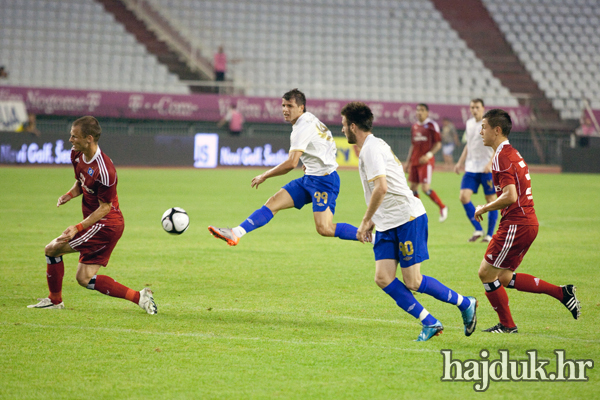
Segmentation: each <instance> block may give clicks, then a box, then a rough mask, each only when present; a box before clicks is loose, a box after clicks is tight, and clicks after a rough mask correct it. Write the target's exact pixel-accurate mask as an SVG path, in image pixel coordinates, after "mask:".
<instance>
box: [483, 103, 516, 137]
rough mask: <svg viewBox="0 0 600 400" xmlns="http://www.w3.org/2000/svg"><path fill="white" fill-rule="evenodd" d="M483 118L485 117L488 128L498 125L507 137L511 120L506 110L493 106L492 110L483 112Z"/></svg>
mask: <svg viewBox="0 0 600 400" xmlns="http://www.w3.org/2000/svg"><path fill="white" fill-rule="evenodd" d="M483 118H485V119H487V123H488V125H489V126H490V128H495V127H497V126H499V127H500V129H501V130H502V134H503V135H504V136H506V137H508V134H509V133H510V130H511V129H512V120H511V119H510V115H508V113H507V112H506V111H504V110H501V109H499V108H494V109H493V110H490V111H488V112H486V113H485V114H483Z"/></svg>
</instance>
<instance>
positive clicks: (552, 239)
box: [0, 167, 600, 399]
mask: <svg viewBox="0 0 600 400" xmlns="http://www.w3.org/2000/svg"><path fill="white" fill-rule="evenodd" d="M260 172H261V170H256V169H248V170H241V169H236V170H234V169H220V170H192V169H136V168H120V169H119V186H118V191H119V200H120V203H121V209H122V210H123V214H124V216H125V224H126V227H125V233H124V235H123V237H122V238H121V240H120V242H119V244H118V245H117V247H116V249H115V251H114V253H113V255H112V258H111V260H110V263H109V265H108V268H106V269H103V270H102V271H101V273H104V274H107V275H109V276H111V277H113V278H114V279H116V280H117V281H119V282H121V283H123V284H125V285H127V286H129V287H131V288H134V289H136V290H139V289H141V288H143V287H144V286H149V287H150V288H151V289H152V290H153V291H154V293H155V299H156V302H157V305H158V308H159V314H158V315H156V316H150V315H147V314H145V313H144V312H143V311H142V310H141V309H140V308H139V307H137V306H135V305H134V304H132V303H130V302H128V301H125V300H120V299H114V298H110V297H107V296H103V295H101V294H99V293H97V292H93V291H89V290H86V289H83V288H81V287H79V286H78V284H77V282H76V281H75V268H76V263H77V256H76V255H67V256H65V279H64V287H63V298H64V302H65V305H66V309H65V310H32V309H27V308H26V306H27V305H28V304H32V303H33V302H35V301H36V298H37V297H45V296H46V295H47V285H46V278H45V268H46V266H45V260H44V254H43V251H44V250H43V249H44V245H45V244H47V243H48V242H49V241H50V240H52V239H53V238H54V237H56V236H58V235H59V234H60V233H61V232H62V231H63V230H64V229H65V228H66V227H67V226H68V225H71V224H75V223H78V222H80V221H81V206H80V200H79V199H77V200H75V201H73V202H71V203H68V204H67V205H65V206H63V207H60V208H58V209H57V208H56V199H57V198H58V197H59V196H60V195H61V194H63V193H65V192H66V191H67V190H68V189H69V188H70V187H71V185H72V183H73V180H74V178H73V172H72V169H70V168H61V167H57V168H16V167H2V168H0V202H1V203H0V226H1V229H0V269H1V271H0V398H2V399H62V398H81V399H83V398H96V399H136V398H140V399H141V398H144V399H184V398H193V399H404V398H405V399H438V398H460V399H466V398H475V397H480V398H502V399H529V398H535V399H542V398H543V399H552V398H557V399H566V398H568V399H576V398H577V399H592V398H598V397H599V396H600V376H599V374H598V369H600V366H598V365H596V366H594V368H592V369H588V370H587V376H588V378H589V381H587V382H497V383H491V384H490V388H489V389H488V390H487V391H486V392H485V393H476V392H474V390H473V383H474V382H442V381H441V376H442V373H443V370H442V356H441V354H440V350H442V349H452V350H453V352H454V357H455V358H458V359H461V360H467V359H479V358H480V357H479V354H480V351H481V350H482V349H487V350H489V351H490V353H491V354H492V355H491V357H490V359H494V358H498V353H497V351H498V350H499V349H508V350H510V354H511V358H518V359H524V358H526V351H528V350H532V349H535V350H538V352H539V357H540V358H545V359H550V360H554V355H553V351H554V350H555V349H564V350H565V351H566V355H567V357H568V358H571V359H592V360H594V361H595V362H596V363H597V362H598V361H599V360H600V339H599V338H598V330H599V329H598V328H599V327H600V317H599V312H600V290H599V289H598V288H599V286H600V272H599V270H598V267H599V264H600V263H599V261H600V256H599V252H598V249H599V245H598V242H599V239H600V211H598V198H599V197H600V176H599V175H566V174H565V175H552V174H547V175H546V174H536V173H532V180H533V195H534V200H535V204H536V211H537V214H538V218H539V220H540V232H539V235H538V238H537V239H536V241H535V243H534V245H533V246H532V248H531V249H530V251H529V253H528V254H527V256H526V257H525V260H524V262H523V264H522V265H521V267H520V268H519V270H518V271H519V272H523V273H529V274H532V275H535V276H538V277H540V278H542V279H544V280H546V281H549V282H552V283H555V284H567V283H573V284H575V285H576V286H577V287H578V291H577V295H578V297H579V299H580V300H581V302H582V305H583V308H582V317H581V319H580V320H579V321H574V320H573V319H572V317H571V315H570V314H569V312H568V311H567V310H566V309H565V308H564V307H563V306H562V305H561V304H560V303H559V302H557V301H556V300H554V299H553V298H551V297H548V296H545V295H534V294H528V293H521V292H517V291H514V290H512V291H509V292H508V293H509V297H510V305H511V309H512V311H513V315H514V318H515V321H516V323H517V324H518V326H519V334H517V335H493V334H484V333H482V332H481V331H480V330H481V329H482V328H488V327H490V326H492V325H494V324H496V322H497V317H496V314H495V312H494V311H493V310H492V308H491V306H490V305H489V303H488V301H487V299H486V298H485V295H484V292H483V288H482V285H481V283H480V282H479V279H478V277H477V269H478V266H479V263H480V260H481V258H482V256H483V252H484V250H485V247H486V246H485V244H483V243H474V244H472V243H467V241H466V239H467V238H468V237H469V236H470V234H471V233H472V228H471V226H470V224H469V223H468V221H467V220H466V218H465V215H464V211H463V209H462V206H461V204H460V202H459V200H458V192H459V186H460V177H459V176H458V175H455V174H452V173H449V172H447V173H444V172H436V173H435V174H434V181H433V188H434V189H435V190H436V191H437V192H438V194H439V195H440V197H441V198H442V200H444V201H445V202H446V203H447V204H448V205H449V208H450V215H449V218H448V220H447V221H446V222H445V223H443V224H440V223H439V222H438V221H437V215H438V213H437V208H436V207H435V205H434V204H433V203H432V202H431V201H430V200H429V199H428V198H424V199H423V202H424V204H425V206H426V208H427V211H428V214H429V250H430V257H431V259H430V260H429V261H427V262H425V263H424V264H423V265H422V268H421V270H422V272H423V273H424V274H427V275H431V276H434V277H436V278H437V279H439V280H440V281H441V282H443V283H445V284H446V285H448V286H449V287H451V288H453V289H455V290H457V291H458V292H460V293H462V294H464V295H473V296H476V297H477V298H478V299H479V301H480V306H479V309H478V311H479V312H478V316H479V323H478V329H477V332H475V333H474V334H473V335H472V336H471V337H469V338H466V337H465V336H464V334H463V327H462V320H461V317H460V313H459V312H458V310H457V309H456V308H455V307H453V306H450V305H448V304H445V303H441V302H439V301H436V300H434V299H433V298H431V297H429V296H427V295H417V298H418V299H419V300H420V301H421V302H422V304H423V305H424V306H425V307H426V308H427V309H428V310H429V311H430V312H431V313H432V314H433V315H435V316H436V317H437V318H438V319H440V320H441V321H442V323H443V324H444V326H445V330H444V333H443V335H441V336H439V337H435V338H433V339H431V340H430V341H428V342H425V343H416V342H414V341H413V340H414V339H415V338H416V337H417V335H418V333H419V331H420V325H419V323H418V321H416V320H414V319H413V318H412V317H410V316H409V315H408V314H406V313H404V312H403V311H402V310H400V309H399V308H398V307H397V306H396V305H395V304H394V302H393V301H392V300H391V299H390V298H389V297H388V296H387V295H385V294H384V293H383V292H382V291H381V290H380V289H379V288H377V286H376V285H375V284H374V282H373V275H374V267H375V263H374V258H373V252H372V246H371V245H369V244H365V245H363V244H360V243H357V242H346V241H341V240H339V239H333V238H322V237H320V236H319V235H318V234H317V233H316V231H315V228H314V223H313V217H312V213H311V209H310V206H307V207H305V208H304V209H302V210H301V211H297V210H294V209H292V210H285V211H281V212H280V213H279V214H277V215H276V216H275V218H274V219H273V220H272V221H271V223H270V224H268V225H267V226H265V227H263V228H261V229H260V230H257V231H255V232H252V233H250V234H248V235H247V236H245V237H244V238H243V239H242V240H241V242H240V244H239V245H238V246H237V247H233V248H230V247H228V246H227V245H226V244H225V243H224V242H222V241H220V240H216V239H214V238H213V237H212V236H211V235H210V234H209V232H208V231H207V226H208V225H216V226H231V227H233V226H236V225H238V224H239V223H240V222H242V221H243V220H244V219H245V218H246V217H247V216H248V215H249V214H250V213H251V212H252V211H254V210H255V209H256V208H258V207H260V206H261V205H262V204H263V203H264V202H265V201H266V200H267V198H268V197H269V196H270V195H272V194H273V193H275V192H276V191H277V190H278V189H279V188H280V187H281V186H283V185H284V184H285V183H287V182H288V181H289V180H290V179H292V178H296V177H298V176H300V174H301V171H300V170H295V171H293V172H291V173H290V174H288V175H287V176H283V177H278V178H274V179H270V180H268V181H267V182H265V183H264V184H262V185H261V186H260V188H259V190H254V189H251V188H250V180H251V178H252V177H253V176H255V175H257V174H258V173H260ZM340 176H341V179H342V189H341V193H340V196H339V198H338V205H337V210H336V214H335V218H334V221H335V222H347V223H351V224H354V225H357V224H358V223H359V222H360V220H361V218H362V215H363V213H364V210H365V208H366V206H365V203H364V198H363V193H362V188H361V185H360V181H359V177H358V172H357V171H355V170H354V171H353V170H344V171H340ZM482 199H483V196H482V194H481V193H480V194H478V195H476V196H474V203H476V204H477V203H478V202H481V201H482ZM173 206H179V207H183V208H184V209H185V210H187V212H188V213H189V215H190V218H191V225H190V228H189V229H188V231H187V232H185V233H184V234H183V235H181V236H171V235H168V234H166V233H165V232H164V231H163V230H162V228H161V225H160V217H161V215H162V213H163V212H164V211H165V210H166V209H167V208H170V207H173ZM494 354H495V355H496V357H494ZM554 365H555V362H554V361H551V363H550V366H549V367H548V368H547V369H548V370H549V371H552V370H553V368H554Z"/></svg>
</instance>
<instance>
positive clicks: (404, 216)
mask: <svg viewBox="0 0 600 400" xmlns="http://www.w3.org/2000/svg"><path fill="white" fill-rule="evenodd" d="M372 125H373V113H372V112H371V109H370V108H369V107H368V106H367V105H365V104H364V103H359V102H353V103H348V104H346V105H345V106H344V108H343V109H342V132H343V133H344V135H346V138H347V139H348V143H350V144H356V145H357V146H358V148H359V149H360V155H359V162H358V168H359V173H360V179H361V181H362V185H363V189H364V192H365V200H366V202H367V211H366V212H365V215H364V217H363V219H362V222H361V224H360V226H359V228H358V232H357V236H358V240H360V241H361V242H362V243H364V242H372V241H373V233H372V231H373V228H375V229H376V234H375V236H374V242H373V244H374V246H373V251H374V252H375V283H376V284H377V285H378V286H379V287H380V288H382V289H383V291H384V292H385V293H387V294H388V295H389V296H390V297H391V298H392V299H394V301H395V302H396V304H397V305H398V306H399V307H400V308H402V309H403V310H404V311H406V312H407V313H409V314H410V315H412V316H413V317H415V318H418V319H419V320H420V321H421V323H422V324H423V329H422V331H421V333H420V334H419V337H418V338H417V341H419V342H420V341H426V340H429V339H430V338H432V337H433V336H437V335H439V334H440V333H441V332H442V330H443V329H444V327H443V326H442V323H441V322H439V321H438V320H437V319H436V318H434V317H433V316H432V315H431V314H429V312H427V310H426V309H425V308H424V307H423V306H422V305H421V304H420V303H419V302H418V301H417V299H415V297H414V296H413V294H412V293H411V290H414V291H417V292H419V293H426V294H428V295H430V296H433V297H434V298H436V299H438V300H440V301H443V302H446V303H450V304H454V305H456V306H458V308H459V309H460V311H461V313H462V317H463V322H464V325H465V335H466V336H470V335H471V334H472V333H473V331H474V330H475V326H476V324H477V316H476V308H477V300H476V299H475V298H474V297H463V296H461V295H460V294H458V293H456V292H455V291H454V290H452V289H450V288H448V287H446V286H445V285H443V284H442V283H441V282H439V281H438V280H436V279H435V278H432V277H430V276H425V275H421V263H422V262H423V261H425V260H427V259H429V253H428V251H427V214H426V213H425V207H423V203H421V200H420V199H418V198H416V197H415V196H414V195H413V193H412V190H411V189H410V188H409V186H408V184H407V182H406V177H405V175H404V170H403V168H402V163H401V162H400V161H399V160H398V158H397V157H396V156H395V155H394V153H393V152H392V150H391V148H390V146H388V144H387V143H386V142H384V141H383V140H381V139H379V138H377V137H375V136H373V134H372V133H371V128H372ZM398 263H400V267H401V270H402V280H403V281H404V283H402V282H401V281H400V280H399V279H398V278H397V277H396V272H397V268H398Z"/></svg>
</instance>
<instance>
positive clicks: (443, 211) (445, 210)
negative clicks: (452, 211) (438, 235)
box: [440, 206, 448, 222]
mask: <svg viewBox="0 0 600 400" xmlns="http://www.w3.org/2000/svg"><path fill="white" fill-rule="evenodd" d="M446 218H448V206H446V207H444V208H442V209H441V210H440V222H444V221H445V220H446Z"/></svg>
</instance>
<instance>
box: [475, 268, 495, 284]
mask: <svg viewBox="0 0 600 400" xmlns="http://www.w3.org/2000/svg"><path fill="white" fill-rule="evenodd" d="M478 275H479V280H481V282H482V283H490V282H492V281H493V280H494V279H492V278H493V277H491V276H490V274H489V271H488V270H487V269H486V268H483V267H480V268H479V272H478ZM490 279H492V280H490Z"/></svg>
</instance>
